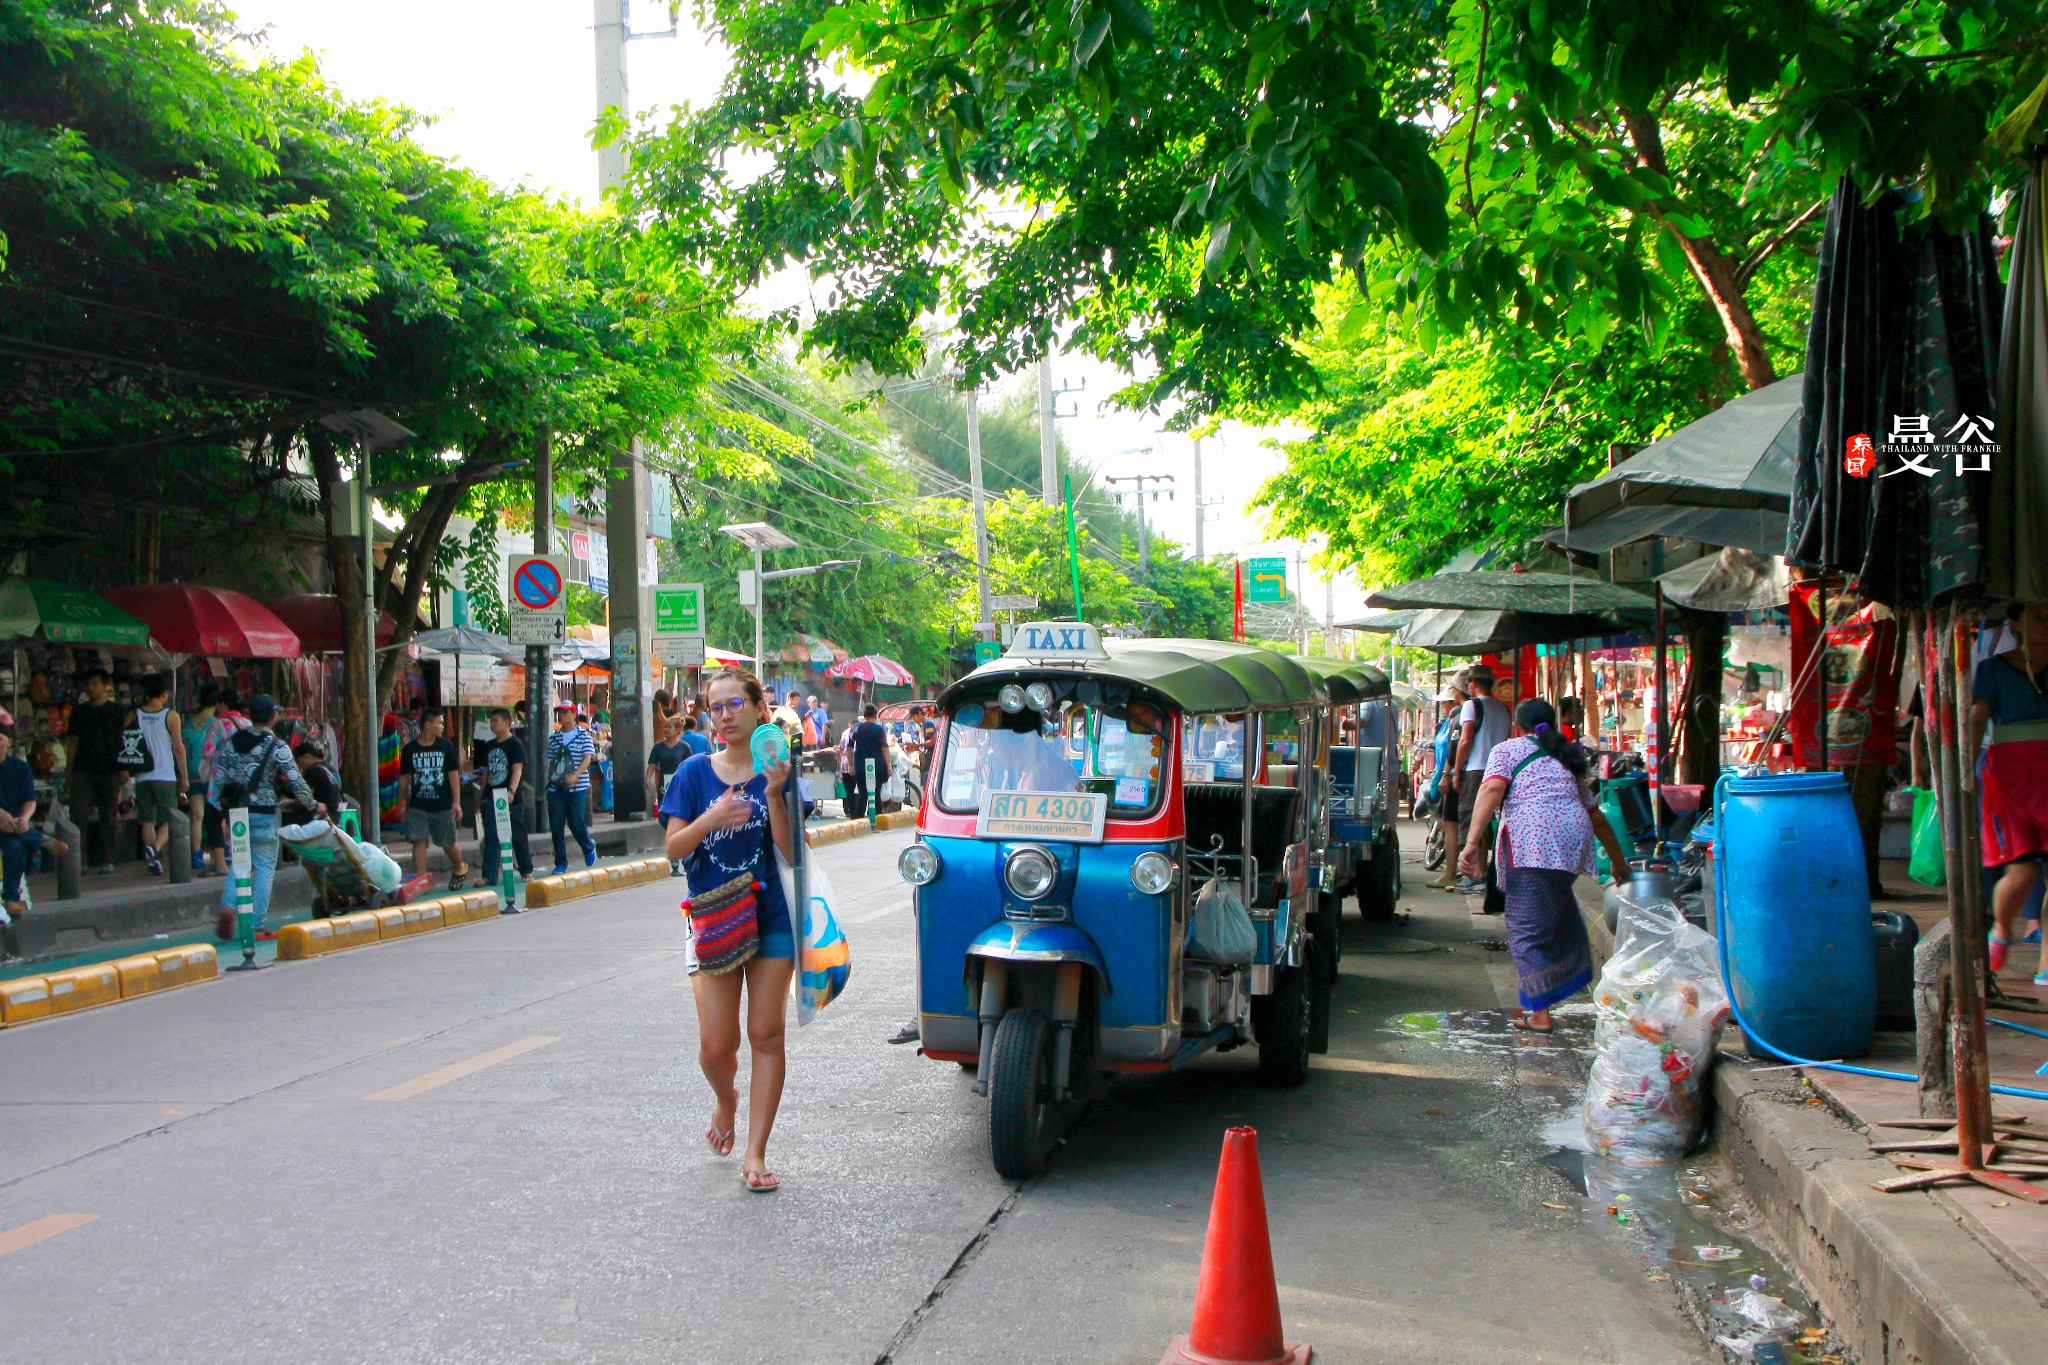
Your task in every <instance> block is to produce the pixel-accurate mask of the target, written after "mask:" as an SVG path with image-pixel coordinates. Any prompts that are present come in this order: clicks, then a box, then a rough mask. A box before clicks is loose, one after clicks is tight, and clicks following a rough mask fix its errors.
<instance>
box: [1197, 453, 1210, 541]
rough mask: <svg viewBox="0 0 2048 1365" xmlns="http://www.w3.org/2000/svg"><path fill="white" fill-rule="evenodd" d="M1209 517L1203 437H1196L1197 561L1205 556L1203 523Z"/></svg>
mask: <svg viewBox="0 0 2048 1365" xmlns="http://www.w3.org/2000/svg"><path fill="white" fill-rule="evenodd" d="M1208 519H1209V509H1208V508H1207V507H1205V506H1203V504H1202V438H1201V437H1199V436H1197V437H1196V438H1195V562H1196V563H1200V562H1201V560H1202V557H1203V546H1202V523H1203V522H1205V521H1207V520H1208Z"/></svg>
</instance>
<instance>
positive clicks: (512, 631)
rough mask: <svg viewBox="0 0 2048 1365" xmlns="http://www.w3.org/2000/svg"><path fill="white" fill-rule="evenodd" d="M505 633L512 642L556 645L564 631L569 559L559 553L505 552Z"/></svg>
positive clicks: (565, 629) (566, 616)
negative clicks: (506, 584)
mask: <svg viewBox="0 0 2048 1365" xmlns="http://www.w3.org/2000/svg"><path fill="white" fill-rule="evenodd" d="M505 564H506V576H507V579H508V581H509V582H510V584H511V591H509V592H507V593H506V594H505V608H506V616H507V617H508V625H509V629H508V631H507V634H508V635H509V636H510V637H511V640H512V643H513V644H515V645H558V644H560V643H562V641H563V639H565V638H566V637H567V635H568V624H569V601H568V591H569V561H568V559H567V558H565V557H564V556H562V555H507V556H506V558H505Z"/></svg>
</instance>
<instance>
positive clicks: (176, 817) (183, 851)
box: [164, 810, 192, 882]
mask: <svg viewBox="0 0 2048 1365" xmlns="http://www.w3.org/2000/svg"><path fill="white" fill-rule="evenodd" d="M164 857H165V858H167V859H169V860H170V864H171V865H170V866H169V867H168V868H166V869H165V870H164V875H165V876H167V877H169V878H170V880H172V881H173V882H189V881H191V880H192V817H191V816H189V815H187V814H185V812H184V811H182V810H174V811H172V812H171V838H170V842H169V843H167V844H165V845H164Z"/></svg>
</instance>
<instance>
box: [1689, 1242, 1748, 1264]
mask: <svg viewBox="0 0 2048 1365" xmlns="http://www.w3.org/2000/svg"><path fill="white" fill-rule="evenodd" d="M1692 1254H1693V1255H1695V1256H1697V1257H1699V1258H1700V1259H1701V1260H1702V1261H1707V1262H1710V1263H1711V1262H1714V1261H1739V1260H1741V1259H1742V1251H1741V1249H1740V1248H1737V1247H1723V1246H1703V1247H1694V1248H1693V1249H1692Z"/></svg>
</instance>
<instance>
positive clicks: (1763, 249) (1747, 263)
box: [1735, 198, 1828, 286]
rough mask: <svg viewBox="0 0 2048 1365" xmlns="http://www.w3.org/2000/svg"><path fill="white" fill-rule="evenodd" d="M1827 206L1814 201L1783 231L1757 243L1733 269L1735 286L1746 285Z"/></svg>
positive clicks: (1823, 199)
mask: <svg viewBox="0 0 2048 1365" xmlns="http://www.w3.org/2000/svg"><path fill="white" fill-rule="evenodd" d="M1827 206H1828V201H1827V200H1826V199H1825V198H1821V199H1816V200H1814V201H1813V203H1812V204H1811V205H1810V206H1808V208H1807V210H1806V212H1804V213H1802V214H1800V215H1799V216H1798V217H1797V218H1794V219H1793V220H1792V221H1791V222H1790V223H1788V224H1786V226H1785V230H1784V231H1782V232H1780V233H1778V234H1777V235H1775V236H1773V237H1771V238H1769V239H1768V240H1766V241H1764V242H1761V243H1759V244H1758V245H1757V246H1756V248H1755V249H1754V250H1752V251H1751V252H1750V253H1749V254H1748V255H1747V256H1744V257H1743V258H1742V263H1741V264H1740V265H1738V266H1736V267H1735V283H1736V285H1737V286H1741V285H1746V284H1748V283H1749V279H1750V276H1752V275H1754V274H1756V272H1757V270H1758V269H1759V268H1760V267H1761V266H1762V265H1763V263H1764V262H1765V261H1768V260H1769V259H1770V258H1771V257H1772V255H1774V254H1775V253H1776V252H1777V250H1778V248H1779V247H1781V246H1783V245H1785V243H1786V242H1788V241H1790V240H1791V239H1792V234H1793V233H1795V232H1797V231H1799V229H1801V228H1803V227H1805V226H1806V225H1807V224H1808V223H1810V222H1812V221H1813V220H1814V217H1815V216H1816V215H1817V214H1819V213H1820V212H1821V211H1822V210H1824V209H1825V208H1827Z"/></svg>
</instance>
